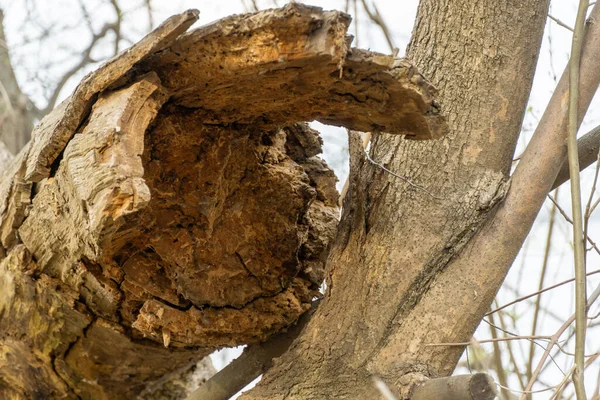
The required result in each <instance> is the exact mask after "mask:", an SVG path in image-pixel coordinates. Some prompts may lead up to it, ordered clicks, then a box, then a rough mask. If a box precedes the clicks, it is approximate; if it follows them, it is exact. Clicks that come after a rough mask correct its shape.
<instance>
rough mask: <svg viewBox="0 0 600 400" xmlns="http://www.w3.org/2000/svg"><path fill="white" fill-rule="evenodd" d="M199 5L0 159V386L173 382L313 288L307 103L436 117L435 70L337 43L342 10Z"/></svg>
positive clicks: (256, 334)
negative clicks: (1, 163)
mask: <svg viewBox="0 0 600 400" xmlns="http://www.w3.org/2000/svg"><path fill="white" fill-rule="evenodd" d="M196 15H197V12H195V11H189V12H186V13H183V14H181V15H178V16H175V17H172V18H171V19H169V20H168V21H167V22H165V23H164V24H163V25H161V26H160V27H159V28H157V30H156V31H154V32H153V33H151V34H150V35H148V36H147V37H146V38H144V39H143V40H142V41H141V42H140V43H138V44H136V45H134V46H133V47H132V48H131V49H129V50H127V51H125V52H124V53H122V54H120V55H119V56H117V57H116V58H114V59H112V60H110V61H109V62H108V63H107V64H105V65H104V66H102V67H100V68H99V69H98V70H97V71H95V72H93V73H91V74H90V75H88V76H87V77H86V78H84V80H83V81H82V83H81V84H80V85H79V86H78V88H77V89H76V90H75V93H74V94H73V95H72V96H71V97H70V98H69V99H67V100H65V101H64V102H63V103H62V104H61V105H59V106H58V107H57V108H56V109H55V110H54V111H53V112H52V113H51V114H49V115H48V116H47V117H45V118H44V120H43V121H42V122H41V123H40V124H39V125H38V126H37V127H36V129H35V132H34V139H33V140H32V141H31V142H30V143H29V144H28V145H27V146H26V147H25V148H24V149H23V150H22V151H21V152H20V153H19V154H18V155H17V156H16V157H15V158H14V159H13V160H12V161H11V160H10V157H9V158H8V159H7V160H8V161H9V162H8V165H7V166H6V168H5V169H4V172H3V179H2V181H0V241H1V243H2V255H3V259H2V262H1V264H0V268H1V270H0V390H3V393H8V395H9V398H17V399H20V398H30V397H34V398H84V399H119V398H134V397H135V396H141V397H142V398H156V399H158V398H160V399H166V398H169V399H170V398H173V399H175V398H181V396H183V395H185V393H186V391H188V390H189V389H191V388H190V387H189V385H187V386H186V385H185V384H181V382H182V380H185V379H187V378H186V377H188V376H191V375H193V373H194V371H195V370H198V369H202V368H205V369H206V368H207V367H206V366H204V367H202V366H199V364H197V363H198V361H199V360H200V359H202V357H204V356H206V355H207V354H208V353H210V352H211V351H213V350H214V349H217V348H221V347H223V346H233V345H239V344H244V343H255V342H259V341H262V340H265V339H266V338H268V337H269V336H270V335H272V334H274V333H276V332H278V331H280V330H282V329H285V328H287V327H288V326H290V325H291V324H293V323H294V322H295V321H296V320H297V319H298V318H299V317H300V315H301V314H302V313H304V312H305V311H306V310H307V309H308V308H309V307H310V303H311V301H312V300H313V298H315V297H316V296H318V295H319V292H318V289H319V286H320V284H321V282H322V280H323V276H324V271H325V262H326V259H327V255H328V252H329V248H330V242H331V240H332V239H333V236H334V235H335V230H336V226H337V223H338V213H339V210H338V208H337V197H338V194H337V191H336V190H335V181H336V178H335V176H334V174H333V172H332V171H331V170H330V169H329V168H328V167H327V165H326V164H325V162H324V161H322V160H321V159H320V158H319V157H318V156H317V155H318V153H320V151H321V140H320V138H319V136H318V133H317V132H316V131H314V130H312V129H310V128H309V127H308V126H307V125H306V124H305V123H304V122H303V121H310V120H314V119H319V120H322V121H324V122H327V123H332V124H338V125H343V126H347V127H348V128H352V129H364V130H377V131H389V132H391V133H396V134H404V135H407V137H410V138H414V139H428V138H438V137H441V136H443V135H444V134H445V133H446V131H447V127H446V124H445V122H444V119H443V117H441V116H440V113H439V107H438V105H437V104H436V103H435V100H434V97H435V95H436V90H435V88H434V87H433V86H432V85H431V84H429V83H428V82H427V81H425V79H423V77H422V76H421V75H420V74H419V73H418V71H417V70H416V69H415V68H414V67H413V66H412V65H411V64H410V63H408V62H407V61H405V60H396V59H394V58H393V57H390V56H383V55H378V54H373V53H369V52H366V51H362V50H356V49H350V48H348V42H349V41H348V39H347V37H346V29H347V27H348V24H349V17H348V16H347V15H345V14H343V13H340V12H324V11H323V10H321V9H320V8H316V7H309V6H303V5H299V4H290V5H288V6H286V7H284V8H282V9H276V10H267V11H264V12H259V13H255V14H250V15H241V16H234V17H230V18H227V19H224V20H222V21H218V22H216V23H214V24H211V25H208V26H205V27H201V28H199V29H197V30H194V31H191V32H188V33H184V31H185V30H186V29H187V28H188V27H189V26H190V25H191V24H192V23H193V21H194V20H195V19H196ZM169 388H171V389H172V390H169ZM169 393H170V394H169Z"/></svg>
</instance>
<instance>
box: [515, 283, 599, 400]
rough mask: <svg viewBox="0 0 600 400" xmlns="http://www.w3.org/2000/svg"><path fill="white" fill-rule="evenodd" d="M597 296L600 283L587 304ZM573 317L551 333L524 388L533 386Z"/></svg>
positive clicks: (523, 398)
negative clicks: (550, 337)
mask: <svg viewBox="0 0 600 400" xmlns="http://www.w3.org/2000/svg"><path fill="white" fill-rule="evenodd" d="M599 296H600V285H598V286H597V287H596V289H595V290H594V292H593V293H592V294H591V295H590V297H589V298H588V299H587V304H588V305H592V303H594V302H595V301H596V300H597V299H598V297H599ZM575 318H576V314H573V315H571V317H569V319H567V320H566V321H565V322H564V323H563V324H562V325H561V327H560V328H558V330H557V331H556V333H555V334H554V335H552V340H551V341H550V342H549V343H548V345H547V347H546V350H545V351H544V354H542V357H541V358H540V361H539V362H538V365H537V367H536V369H535V371H533V375H532V376H531V379H530V380H529V383H528V384H527V388H526V390H531V388H532V387H533V384H534V383H535V381H536V380H537V377H538V376H539V374H540V372H541V370H542V368H543V366H544V364H545V363H546V359H547V358H548V356H549V355H550V352H551V351H552V348H553V347H554V345H555V344H556V343H557V342H558V339H559V338H560V336H561V335H562V334H563V333H564V332H565V331H566V330H567V328H569V326H571V324H572V323H573V321H575ZM521 400H525V396H521Z"/></svg>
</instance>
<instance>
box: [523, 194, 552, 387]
mask: <svg viewBox="0 0 600 400" xmlns="http://www.w3.org/2000/svg"><path fill="white" fill-rule="evenodd" d="M554 197H558V188H557V189H556V190H555V191H554ZM555 220H556V205H555V204H552V208H551V209H550V221H549V223H548V233H547V234H546V245H545V249H544V261H543V262H542V271H541V272H540V280H539V283H538V292H540V293H539V296H537V298H536V300H535V308H534V311H533V323H532V326H531V334H532V335H535V333H536V330H537V326H538V320H539V313H540V305H541V301H542V296H541V294H542V293H541V290H542V289H543V287H544V279H545V278H546V272H547V270H548V260H549V258H550V247H551V245H552V233H553V232H554V221H555ZM534 356H535V347H534V345H533V343H531V344H530V345H529V358H528V359H527V372H526V374H527V380H529V379H531V372H532V369H533V357H534Z"/></svg>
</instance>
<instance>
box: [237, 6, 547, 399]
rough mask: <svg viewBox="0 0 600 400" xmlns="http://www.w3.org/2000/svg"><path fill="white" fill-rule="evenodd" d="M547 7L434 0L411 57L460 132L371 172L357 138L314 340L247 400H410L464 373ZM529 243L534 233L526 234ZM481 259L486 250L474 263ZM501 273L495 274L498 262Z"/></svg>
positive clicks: (389, 154) (388, 156)
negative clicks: (388, 395) (478, 247)
mask: <svg viewBox="0 0 600 400" xmlns="http://www.w3.org/2000/svg"><path fill="white" fill-rule="evenodd" d="M547 8H548V2H547V1H534V0H528V1H523V2H516V1H485V2H472V1H466V0H465V1H462V0H459V1H454V0H453V1H439V0H422V1H421V3H420V6H419V10H418V15H417V22H416V26H415V29H414V32H413V38H412V40H411V44H410V46H409V50H408V52H407V54H408V58H409V59H410V60H411V61H413V62H414V63H415V64H416V65H417V66H418V67H419V68H420V69H421V70H422V71H424V72H425V75H426V76H428V77H429V78H431V79H432V82H433V83H434V84H435V85H436V86H437V88H438V89H439V91H440V104H441V105H442V107H443V111H444V114H445V115H446V116H447V118H448V122H449V126H450V133H449V134H448V135H447V136H446V137H444V138H443V139H441V140H438V141H433V142H412V141H407V140H405V139H403V138H399V137H396V136H391V135H387V134H383V133H381V134H375V135H374V138H373V140H372V146H371V153H370V157H371V158H372V159H373V160H374V161H375V162H378V163H380V164H383V165H384V166H385V167H386V168H387V169H389V170H391V171H393V172H394V173H396V174H398V175H401V176H403V177H406V178H408V179H410V180H411V181H412V182H414V183H415V184H418V185H420V186H421V187H422V188H424V189H425V190H423V189H419V188H416V187H415V186H413V185H410V184H407V183H406V182H405V181H404V180H400V179H397V178H395V177H394V176H392V175H390V174H389V173H387V172H385V171H383V170H382V169H381V168H379V167H377V166H375V165H373V163H371V162H369V161H368V160H367V159H366V158H365V156H364V152H363V150H362V146H361V142H360V139H359V138H358V136H357V135H356V134H352V133H351V135H350V151H351V169H350V170H351V172H350V175H351V176H350V188H349V192H348V195H347V196H346V198H345V200H344V205H343V215H342V220H341V223H340V226H339V229H338V233H337V237H336V240H335V243H334V246H333V248H332V251H331V253H330V257H329V260H328V281H327V282H328V291H327V293H326V295H325V298H324V299H323V301H322V304H321V305H320V307H319V309H318V311H317V312H316V314H315V316H314V317H313V318H312V319H311V321H310V322H309V324H308V325H307V327H306V328H305V330H304V332H303V334H302V335H301V336H300V337H299V338H298V339H297V340H296V342H295V343H294V345H293V347H292V349H291V350H290V351H288V352H287V353H286V354H285V355H284V356H283V357H281V359H280V360H279V361H278V362H277V363H276V365H275V367H274V368H273V369H271V370H269V371H268V372H267V373H266V374H265V375H264V376H263V379H262V381H261V383H260V384H259V385H258V386H257V388H255V389H253V390H252V391H250V392H249V393H248V394H246V395H245V396H243V398H244V399H322V398H346V399H362V398H377V396H378V394H377V393H378V392H377V389H376V388H375V385H374V383H373V380H372V377H373V376H377V377H379V378H381V379H383V380H384V382H386V384H387V385H388V386H389V387H390V388H391V390H392V391H393V392H394V393H395V394H396V395H397V396H399V397H400V398H405V397H408V396H410V389H411V387H412V386H413V384H414V383H415V382H418V381H420V380H421V379H424V378H428V377H438V376H444V375H448V374H450V373H452V371H453V370H454V368H455V365H456V362H457V361H458V358H459V357H460V355H461V353H462V352H463V350H464V348H462V347H456V346H448V347H432V346H428V345H429V344H435V343H441V342H464V341H468V340H469V339H470V338H471V336H472V334H473V332H474V330H475V328H476V327H477V325H478V324H479V322H480V321H481V319H482V317H483V314H484V312H485V311H486V310H487V309H488V307H489V305H490V303H491V301H492V300H493V298H494V296H495V294H496V291H497V290H498V288H499V286H500V284H501V282H502V280H503V278H504V276H505V274H506V272H507V271H508V268H509V266H510V263H511V262H512V258H511V257H514V256H515V255H516V253H515V254H512V255H509V256H508V257H507V259H503V260H500V262H499V264H500V265H499V268H495V269H492V268H486V264H487V260H479V262H478V263H466V262H463V261H462V260H461V258H460V257H457V256H459V255H461V254H471V253H469V251H470V246H471V244H472V243H473V238H475V237H477V235H479V234H481V232H483V231H485V226H486V225H485V222H486V221H487V220H488V219H489V218H490V216H492V215H493V214H494V211H495V207H494V206H495V205H496V204H497V203H498V202H499V201H501V199H502V198H503V196H504V195H505V193H506V191H507V189H508V183H507V177H508V173H509V170H510V166H511V161H512V155H513V152H514V148H515V143H516V140H517V138H518V136H519V133H520V127H521V122H522V118H523V115H524V111H525V107H526V102H527V99H528V95H529V90H530V88H531V84H532V78H533V74H534V70H535V66H536V60H537V54H538V50H539V47H540V43H541V39H542V33H543V29H544V25H545V17H546V14H547ZM519 229H520V230H521V231H522V232H521V233H520V235H522V237H523V238H524V236H525V235H526V233H527V230H528V229H529V226H523V227H519ZM473 256H474V257H476V256H477V253H475V254H473ZM490 265H494V264H490Z"/></svg>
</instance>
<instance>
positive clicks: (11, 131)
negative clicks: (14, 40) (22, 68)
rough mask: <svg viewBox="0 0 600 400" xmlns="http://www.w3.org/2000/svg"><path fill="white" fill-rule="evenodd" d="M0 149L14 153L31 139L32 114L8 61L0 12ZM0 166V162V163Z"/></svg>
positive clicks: (1, 13) (2, 16)
mask: <svg viewBox="0 0 600 400" xmlns="http://www.w3.org/2000/svg"><path fill="white" fill-rule="evenodd" d="M0 65H1V66H2V68H0V146H3V147H6V148H7V149H8V151H9V152H10V153H12V154H17V153H18V152H19V150H21V148H23V146H25V144H26V143H27V142H28V141H29V138H30V137H31V130H32V129H33V122H34V115H33V112H32V111H31V110H29V109H28V107H30V106H31V105H32V104H31V102H30V100H29V98H28V97H27V96H26V95H25V94H23V92H21V89H20V88H19V84H18V83H17V78H16V77H15V73H14V71H13V68H12V64H11V62H10V57H9V54H8V47H7V46H6V37H5V36H4V13H3V12H2V10H1V9H0ZM0 164H1V161H0Z"/></svg>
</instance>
